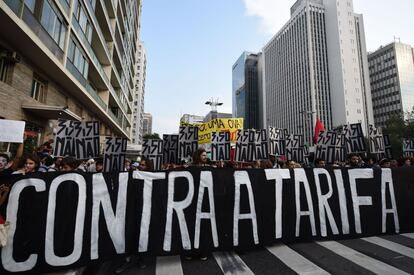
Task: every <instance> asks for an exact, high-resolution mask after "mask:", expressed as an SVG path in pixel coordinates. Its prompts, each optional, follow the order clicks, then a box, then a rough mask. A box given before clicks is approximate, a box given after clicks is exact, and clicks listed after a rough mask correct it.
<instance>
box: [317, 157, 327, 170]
mask: <svg viewBox="0 0 414 275" xmlns="http://www.w3.org/2000/svg"><path fill="white" fill-rule="evenodd" d="M325 167H326V164H325V160H323V159H319V158H318V159H315V168H325Z"/></svg>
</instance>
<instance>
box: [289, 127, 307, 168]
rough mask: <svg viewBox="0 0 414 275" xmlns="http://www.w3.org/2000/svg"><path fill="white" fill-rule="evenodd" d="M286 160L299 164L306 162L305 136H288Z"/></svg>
mask: <svg viewBox="0 0 414 275" xmlns="http://www.w3.org/2000/svg"><path fill="white" fill-rule="evenodd" d="M286 159H288V160H293V161H296V162H298V163H304V162H305V151H304V144H303V135H296V134H290V135H286Z"/></svg>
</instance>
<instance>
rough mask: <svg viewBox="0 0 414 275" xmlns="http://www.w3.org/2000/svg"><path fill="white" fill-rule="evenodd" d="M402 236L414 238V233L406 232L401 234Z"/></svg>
mask: <svg viewBox="0 0 414 275" xmlns="http://www.w3.org/2000/svg"><path fill="white" fill-rule="evenodd" d="M401 236H405V237H408V238H411V239H414V233H405V234H401Z"/></svg>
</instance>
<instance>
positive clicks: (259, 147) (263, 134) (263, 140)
mask: <svg viewBox="0 0 414 275" xmlns="http://www.w3.org/2000/svg"><path fill="white" fill-rule="evenodd" d="M253 131H255V133H254V134H255V144H254V146H255V150H254V154H255V160H266V159H268V158H269V147H268V145H269V140H268V136H267V130H266V129H260V130H253Z"/></svg>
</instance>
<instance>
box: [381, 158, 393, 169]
mask: <svg viewBox="0 0 414 275" xmlns="http://www.w3.org/2000/svg"><path fill="white" fill-rule="evenodd" d="M379 164H380V166H381V168H391V161H390V160H389V159H382V160H381V161H380V163H379Z"/></svg>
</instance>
